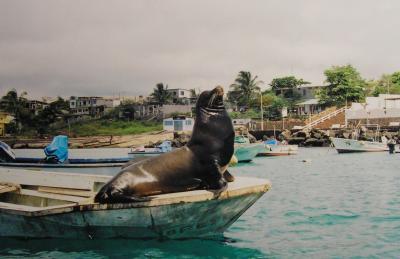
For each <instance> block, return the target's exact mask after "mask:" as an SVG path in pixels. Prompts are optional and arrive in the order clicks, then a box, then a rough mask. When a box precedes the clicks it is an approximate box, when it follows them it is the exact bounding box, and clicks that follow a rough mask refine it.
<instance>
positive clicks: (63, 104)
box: [34, 97, 70, 134]
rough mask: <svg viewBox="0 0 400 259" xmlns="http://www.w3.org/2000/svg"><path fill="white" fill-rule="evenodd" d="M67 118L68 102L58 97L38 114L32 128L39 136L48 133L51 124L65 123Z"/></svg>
mask: <svg viewBox="0 0 400 259" xmlns="http://www.w3.org/2000/svg"><path fill="white" fill-rule="evenodd" d="M69 116H70V114H69V102H68V101H66V100H64V99H63V98H61V97H58V98H57V100H56V101H54V102H52V103H50V104H49V105H48V106H47V107H45V108H44V109H43V110H41V111H40V112H39V114H38V115H37V116H36V118H35V125H34V126H35V127H36V130H37V132H38V133H39V134H45V133H48V132H49V130H50V125H51V124H53V123H55V122H57V121H61V122H65V121H67V120H68V118H69Z"/></svg>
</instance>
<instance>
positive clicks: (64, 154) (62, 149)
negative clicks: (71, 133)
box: [44, 135, 68, 164]
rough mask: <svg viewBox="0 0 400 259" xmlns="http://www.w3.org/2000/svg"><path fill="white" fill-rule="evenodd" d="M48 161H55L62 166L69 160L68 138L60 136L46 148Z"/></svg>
mask: <svg viewBox="0 0 400 259" xmlns="http://www.w3.org/2000/svg"><path fill="white" fill-rule="evenodd" d="M44 153H45V155H46V159H45V160H46V161H54V162H56V163H59V164H62V163H64V162H65V161H66V160H68V137H67V136H64V135H59V136H56V137H54V139H53V141H52V142H51V143H50V144H49V145H48V146H46V147H45V148H44Z"/></svg>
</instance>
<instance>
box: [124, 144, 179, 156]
mask: <svg viewBox="0 0 400 259" xmlns="http://www.w3.org/2000/svg"><path fill="white" fill-rule="evenodd" d="M170 151H172V143H171V141H169V140H166V141H164V142H162V143H161V145H159V146H157V147H155V148H145V147H139V148H132V149H131V151H130V152H129V153H128V154H129V155H133V156H134V157H142V156H149V157H150V156H158V155H161V154H163V153H167V152H170Z"/></svg>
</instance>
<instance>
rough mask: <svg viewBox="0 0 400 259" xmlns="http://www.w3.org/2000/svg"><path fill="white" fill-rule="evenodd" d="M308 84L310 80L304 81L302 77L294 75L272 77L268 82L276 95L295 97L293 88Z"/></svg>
mask: <svg viewBox="0 0 400 259" xmlns="http://www.w3.org/2000/svg"><path fill="white" fill-rule="evenodd" d="M306 84H310V82H307V81H304V80H303V79H301V78H300V79H297V78H296V77H294V76H285V77H280V78H274V79H273V80H272V81H271V83H270V84H269V85H270V86H271V87H272V90H273V91H274V92H275V94H276V95H281V96H282V97H285V98H291V99H296V97H297V96H296V94H295V92H294V91H293V90H294V89H295V88H297V87H299V86H301V85H306Z"/></svg>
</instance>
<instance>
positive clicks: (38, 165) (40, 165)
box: [0, 162, 126, 168]
mask: <svg viewBox="0 0 400 259" xmlns="http://www.w3.org/2000/svg"><path fill="white" fill-rule="evenodd" d="M125 163H126V162H117V163H92V164H44V163H12V162H8V163H4V162H1V163H0V167H19V168H97V167H121V166H122V165H124V164H125Z"/></svg>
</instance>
